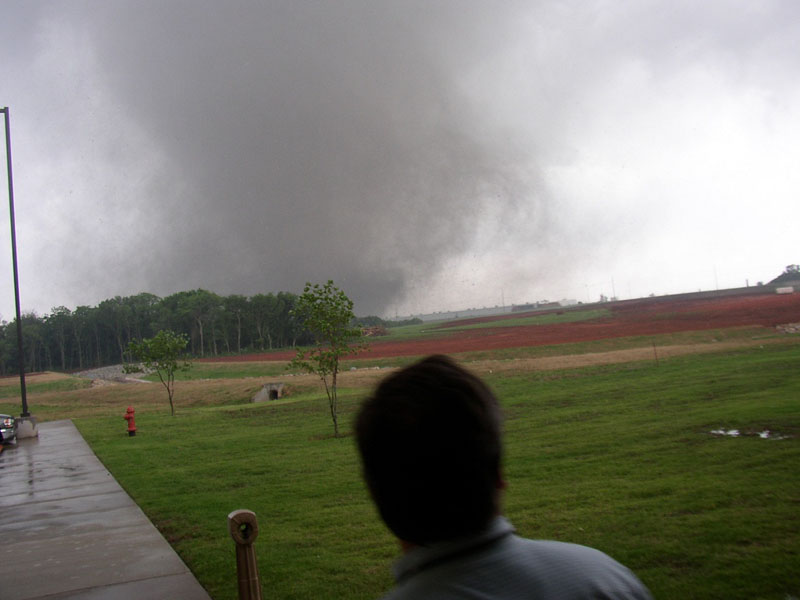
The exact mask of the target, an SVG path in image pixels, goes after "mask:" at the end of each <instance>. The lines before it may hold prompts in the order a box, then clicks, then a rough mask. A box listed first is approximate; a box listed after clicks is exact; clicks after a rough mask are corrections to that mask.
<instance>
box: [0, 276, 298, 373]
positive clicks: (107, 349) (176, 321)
mask: <svg viewBox="0 0 800 600" xmlns="http://www.w3.org/2000/svg"><path fill="white" fill-rule="evenodd" d="M297 299H298V296H297V295H296V294H292V293H290V292H278V293H268V294H256V295H254V296H250V297H247V296H243V295H238V294H234V295H230V296H220V295H218V294H215V293H214V292H210V291H207V290H203V289H198V290H193V291H189V292H178V293H176V294H172V295H171V296H166V297H164V298H160V297H158V296H155V295H154V294H148V293H142V294H137V295H135V296H126V297H120V296H117V297H115V298H112V299H109V300H104V301H102V302H100V304H98V305H97V306H79V307H77V308H76V309H75V310H70V309H69V308H67V307H65V306H57V307H55V308H53V309H52V310H51V311H50V313H49V314H46V315H44V316H38V315H36V314H35V313H27V314H23V315H22V318H21V321H22V335H23V353H24V356H25V367H26V370H28V371H45V370H61V371H76V370H83V369H90V368H94V367H99V366H103V365H111V364H117V363H121V362H128V361H130V358H131V357H130V356H129V350H128V345H129V343H130V342H132V341H134V342H135V341H141V340H143V339H145V338H150V337H152V336H153V335H155V334H156V333H157V332H158V331H161V330H164V329H169V330H172V331H175V332H177V333H183V334H185V335H186V336H187V337H188V338H189V347H188V350H189V352H190V353H191V355H192V356H195V357H199V358H203V357H212V356H217V355H220V354H234V353H242V352H252V351H262V350H270V349H273V348H285V347H294V346H297V345H298V344H299V345H305V344H308V343H310V342H311V339H310V337H309V334H308V333H307V332H306V331H305V330H304V328H303V324H302V323H300V322H298V320H297V319H296V318H295V317H294V316H293V315H292V309H293V308H294V307H295V304H296V303H297ZM16 328H17V324H16V319H14V320H13V321H12V322H10V323H7V322H0V374H1V375H7V374H13V373H16V372H18V371H19V351H18V344H17V333H16V332H17V329H16Z"/></svg>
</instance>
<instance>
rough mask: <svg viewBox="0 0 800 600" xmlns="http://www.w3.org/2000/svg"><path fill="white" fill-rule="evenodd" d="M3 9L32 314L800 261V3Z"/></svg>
mask: <svg viewBox="0 0 800 600" xmlns="http://www.w3.org/2000/svg"><path fill="white" fill-rule="evenodd" d="M10 7H11V9H10V10H9V11H8V14H9V15H10V16H9V18H7V19H5V20H0V33H2V38H0V42H1V43H2V46H3V56H4V57H8V59H7V60H4V61H3V62H0V82H1V83H2V84H3V90H1V91H3V92H4V96H3V97H4V99H3V100H2V101H1V102H0V104H9V105H10V106H12V107H13V115H14V116H13V117H12V121H13V127H12V129H13V130H14V135H15V136H16V137H15V161H16V165H15V181H16V182H17V192H18V193H17V198H18V204H17V206H18V230H19V231H18V233H19V234H20V235H19V239H20V242H21V253H20V256H21V261H22V270H21V273H22V274H21V279H22V285H23V288H24V291H25V293H24V294H23V305H24V306H25V305H26V304H28V302H30V303H31V304H30V305H32V306H34V307H36V309H37V310H39V311H40V312H41V311H46V310H48V309H49V307H51V306H54V305H58V304H66V305H68V306H70V307H72V306H75V305H77V304H96V303H97V302H99V301H101V300H102V299H104V298H108V297H112V296H114V295H128V294H135V293H138V292H141V291H149V292H153V293H156V294H159V295H166V294H169V293H172V292H175V291H179V290H186V289H192V288H197V287H203V288H207V289H211V290H214V291H216V292H219V293H222V294H229V293H243V294H253V293H256V292H261V291H271V290H291V291H300V290H301V289H302V285H303V283H304V282H305V281H323V280H326V279H328V278H333V279H334V280H335V281H336V282H337V283H338V284H339V285H340V286H341V287H343V288H344V289H345V290H346V291H347V292H348V293H349V294H350V295H351V296H352V297H353V298H354V299H355V300H356V309H357V311H358V312H359V313H360V314H364V313H373V312H378V313H387V312H394V311H395V310H399V311H400V312H403V311H405V312H408V311H421V310H422V311H427V310H437V309H446V308H461V307H467V306H480V305H483V304H495V303H497V302H500V301H501V300H503V301H506V302H508V301H510V302H526V301H530V300H535V299H540V298H542V297H549V298H551V299H552V298H562V297H564V296H567V297H572V298H578V297H580V298H581V299H585V300H590V299H596V298H597V297H598V295H599V294H600V293H606V294H608V293H611V292H612V289H609V288H613V284H612V283H611V282H612V281H613V278H614V277H615V276H616V277H617V281H618V282H619V280H620V275H619V273H620V272H622V273H623V275H622V276H623V277H626V278H630V279H631V280H632V281H630V282H628V283H629V285H625V286H624V287H625V288H626V289H628V290H630V291H629V294H630V293H633V294H636V293H638V294H647V293H650V292H653V291H655V292H659V291H661V292H664V291H668V290H667V289H665V287H666V286H665V284H664V283H663V282H664V281H666V280H668V279H669V281H670V282H671V283H670V290H669V291H686V289H692V288H694V289H697V288H699V287H701V286H702V287H707V286H708V276H707V275H704V272H705V273H706V274H707V273H711V271H712V267H713V268H714V269H716V267H714V264H715V263H716V264H721V262H722V261H724V262H726V263H728V264H729V265H734V264H735V265H736V267H735V269H736V271H735V272H734V268H733V267H731V277H733V276H735V277H736V280H735V281H733V280H729V283H728V285H736V284H741V276H742V273H743V274H744V276H749V277H751V279H753V280H757V279H762V278H765V277H766V276H768V275H769V272H770V269H772V268H774V267H771V265H772V264H773V262H772V261H774V260H776V259H775V258H773V255H780V256H781V258H778V259H777V260H778V264H779V268H780V265H782V264H784V262H786V263H788V262H792V261H795V262H796V259H794V258H792V257H791V252H792V251H793V246H792V245H791V244H792V242H791V240H793V239H794V237H793V235H792V233H791V232H790V231H789V223H792V222H795V221H796V219H793V218H792V215H796V213H797V210H798V209H797V206H798V205H797V202H796V189H797V186H798V185H800V181H798V179H797V175H796V172H797V170H796V164H797V144H796V138H797V131H798V127H800V116H798V111H797V108H796V107H797V106H800V88H798V86H797V84H796V82H797V81H798V77H797V74H798V72H800V47H798V45H799V44H800V36H798V35H797V23H798V22H800V4H798V3H796V2H791V1H788V0H787V1H784V2H781V1H779V0H773V1H769V0H767V1H764V2H757V3H756V2H753V3H734V4H731V3H730V2H726V1H721V2H702V3H698V2H688V1H675V2H671V1H670V2H667V1H665V0H650V1H645V2H636V3H620V2H613V1H604V0H595V1H584V0H581V1H578V0H566V1H563V2H531V1H529V0H528V1H520V2H513V1H512V2H500V3H496V2H473V1H469V0H462V1H434V2H419V1H413V2H412V1H405V0H402V1H400V0H398V1H397V2H394V1H392V2H389V1H379V2H375V1H371V2H366V1H357V0H343V1H341V2H298V1H294V2H277V1H272V2H225V3H221V2H210V1H201V0H197V1H194V0H193V1H178V0H169V1H167V2H155V1H152V2H150V1H148V2H134V1H129V0H111V1H109V2H102V3H100V2H95V1H91V2H89V1H84V2H82V1H79V0H74V1H71V2H68V3H67V2H44V1H43V2H36V1H35V0H24V1H23V0H10ZM732 7H733V8H732ZM4 16H5V15H4ZM765 186H768V187H769V193H765V192H764V189H765ZM754 199H757V200H754ZM686 215H692V218H691V219H688V220H687V218H686ZM776 224H781V227H782V228H783V231H784V232H785V233H784V234H783V235H779V234H778V233H777V232H776V231H775V229H776ZM0 225H2V223H0ZM754 230H757V231H759V232H762V231H763V232H766V231H770V232H771V233H770V235H769V239H768V240H767V241H765V242H763V243H760V244H757V243H753V244H752V245H750V246H748V247H746V248H745V247H744V246H742V245H741V244H740V242H739V241H740V240H741V239H742V238H743V237H748V239H750V237H749V236H751V235H752V232H753V231H754ZM764 235H766V234H764ZM776 244H777V246H776ZM778 246H779V248H778ZM753 249H757V250H758V252H755V251H754V250H753ZM2 252H3V250H2V248H0V254H2ZM784 255H787V256H786V257H785V258H783V256H784ZM698 257H701V258H700V260H698ZM8 263H9V260H8V259H5V258H3V257H2V256H0V275H3V273H4V272H5V271H4V269H5V267H4V266H3V265H4V264H8ZM701 263H704V264H701ZM745 263H747V264H748V265H749V266H747V267H746V268H745V267H744V266H743V265H745ZM656 265H658V266H656ZM765 266H766V270H767V272H766V273H764V274H759V275H758V276H757V277H756V276H755V275H753V273H754V272H756V271H758V272H759V273H762V271H763V269H764V267H765ZM740 271H741V272H740ZM665 273H670V276H669V277H667V276H665V275H664V274H665ZM687 273H688V274H689V275H688V276H687ZM715 273H716V271H715ZM714 278H715V279H716V274H715V275H714ZM602 282H605V283H602ZM672 282H674V283H672ZM714 283H715V284H716V281H714ZM618 287H620V286H619V285H618ZM3 312H5V313H7V312H8V310H7V309H4V310H3Z"/></svg>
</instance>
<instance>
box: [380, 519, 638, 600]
mask: <svg viewBox="0 0 800 600" xmlns="http://www.w3.org/2000/svg"><path fill="white" fill-rule="evenodd" d="M393 571H394V575H395V579H396V580H397V586H396V587H395V588H394V589H393V590H392V591H391V592H390V593H389V594H388V595H386V596H385V600H403V599H407V598H408V599H411V598H414V599H425V598H436V599H441V600H451V599H452V600H455V599H464V598H469V599H481V600H484V599H485V600H494V599H512V598H513V599H522V598H538V599H547V598H558V599H559V600H573V599H574V600H577V599H579V598H581V599H582V598H604V599H605V598H607V599H612V598H615V599H616V598H619V599H623V598H624V599H633V600H652V596H651V595H650V592H649V591H648V590H647V588H646V587H645V586H644V585H643V584H642V583H641V582H640V581H639V580H638V579H637V577H636V576H635V575H634V574H633V573H632V572H631V571H630V570H629V569H627V568H626V567H624V566H623V565H621V564H620V563H618V562H617V561H615V560H614V559H612V558H611V557H609V556H608V555H606V554H603V553H602V552H600V551H599V550H595V549H593V548H589V547H587V546H580V545H577V544H567V543H563V542H553V541H544V540H527V539H524V538H521V537H519V536H517V535H514V527H513V526H512V525H511V523H509V522H508V521H507V520H506V519H505V518H503V517H497V518H496V519H494V520H493V521H492V522H491V523H490V525H489V527H488V528H487V529H486V530H485V531H484V532H483V533H481V534H479V535H474V536H469V537H466V538H462V539H459V540H454V541H448V542H442V543H436V544H432V545H430V546H418V547H415V548H413V549H412V550H410V551H409V552H407V553H406V554H404V555H403V556H402V557H400V558H399V559H398V560H397V562H396V563H395V565H394V568H393Z"/></svg>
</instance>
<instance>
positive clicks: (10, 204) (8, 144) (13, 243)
mask: <svg viewBox="0 0 800 600" xmlns="http://www.w3.org/2000/svg"><path fill="white" fill-rule="evenodd" d="M0 112H2V113H3V114H4V115H5V121H6V164H7V165H8V210H9V212H10V214H11V261H12V262H13V263H14V302H15V305H16V308H17V346H18V347H19V390H20V394H21V395H22V415H20V416H22V417H30V416H31V413H29V412H28V397H27V392H26V389H25V354H24V353H23V351H22V318H21V315H20V310H19V272H18V270H17V228H16V226H15V224H14V179H13V177H12V175H11V127H10V125H9V121H8V107H7V106H6V107H4V108H0Z"/></svg>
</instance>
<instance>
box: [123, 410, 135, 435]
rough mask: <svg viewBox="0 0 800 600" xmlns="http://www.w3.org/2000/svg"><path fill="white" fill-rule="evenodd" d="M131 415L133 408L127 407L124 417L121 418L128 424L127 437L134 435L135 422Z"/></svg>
mask: <svg viewBox="0 0 800 600" xmlns="http://www.w3.org/2000/svg"><path fill="white" fill-rule="evenodd" d="M133 413H134V410H133V407H132V406H129V407H128V410H126V411H125V416H124V417H123V419H125V420H126V421H127V422H128V435H129V436H134V435H136V421H135V420H134V418H133Z"/></svg>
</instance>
